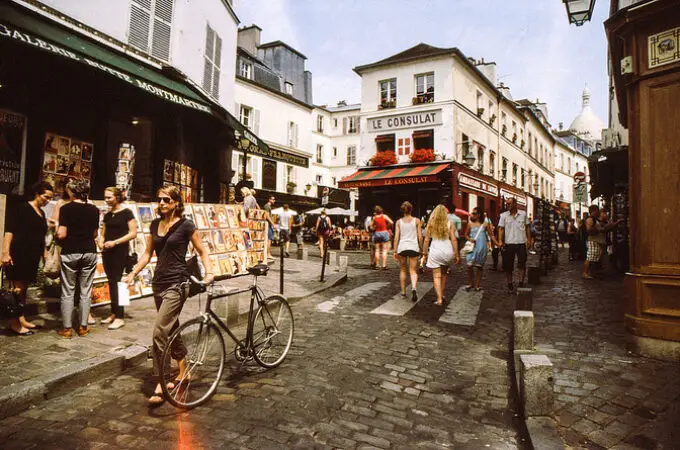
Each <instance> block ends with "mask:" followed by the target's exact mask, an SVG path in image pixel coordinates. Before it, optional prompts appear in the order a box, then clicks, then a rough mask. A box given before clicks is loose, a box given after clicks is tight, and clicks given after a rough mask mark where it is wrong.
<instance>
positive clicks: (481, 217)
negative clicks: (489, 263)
mask: <svg viewBox="0 0 680 450" xmlns="http://www.w3.org/2000/svg"><path fill="white" fill-rule="evenodd" d="M480 227H481V229H480ZM492 228H493V225H492V224H491V222H490V221H488V220H486V219H485V214H484V212H483V211H482V210H481V209H480V208H475V209H473V210H472V213H471V214H470V217H469V219H468V227H467V230H466V232H465V239H466V240H467V241H468V242H473V243H474V244H475V248H474V250H473V251H472V252H470V253H468V254H467V256H466V257H465V260H466V263H467V266H468V285H467V288H466V290H468V291H470V290H472V289H474V290H476V291H481V290H482V288H481V284H482V272H483V270H484V264H485V263H486V256H487V254H488V243H489V240H491V241H492V242H494V243H495V244H497V242H496V238H495V237H494V234H493V229H492Z"/></svg>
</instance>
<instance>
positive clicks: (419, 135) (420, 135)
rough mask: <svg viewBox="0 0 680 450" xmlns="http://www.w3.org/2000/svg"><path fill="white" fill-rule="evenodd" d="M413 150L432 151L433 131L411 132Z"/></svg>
mask: <svg viewBox="0 0 680 450" xmlns="http://www.w3.org/2000/svg"><path fill="white" fill-rule="evenodd" d="M413 149H414V150H422V149H433V150H434V130H418V131H414V132H413Z"/></svg>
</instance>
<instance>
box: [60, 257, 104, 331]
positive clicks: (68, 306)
mask: <svg viewBox="0 0 680 450" xmlns="http://www.w3.org/2000/svg"><path fill="white" fill-rule="evenodd" d="M96 266H97V254H96V253H70V254H67V255H64V254H62V255H61V317H62V320H63V321H64V328H66V329H68V328H73V323H72V322H73V308H74V305H73V297H74V295H75V290H76V283H78V285H79V288H80V289H79V292H80V326H83V327H87V317H88V316H89V315H90V304H91V303H92V283H93V282H94V272H95V268H96Z"/></svg>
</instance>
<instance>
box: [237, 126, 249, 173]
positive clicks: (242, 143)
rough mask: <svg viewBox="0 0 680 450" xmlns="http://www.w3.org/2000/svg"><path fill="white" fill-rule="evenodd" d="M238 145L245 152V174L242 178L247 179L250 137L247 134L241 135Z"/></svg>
mask: <svg viewBox="0 0 680 450" xmlns="http://www.w3.org/2000/svg"><path fill="white" fill-rule="evenodd" d="M237 142H238V145H239V148H240V149H241V151H242V152H243V175H242V178H241V179H242V180H244V181H245V179H246V174H247V173H248V148H250V139H248V138H247V137H245V136H241V137H240V138H239V139H238V140H237Z"/></svg>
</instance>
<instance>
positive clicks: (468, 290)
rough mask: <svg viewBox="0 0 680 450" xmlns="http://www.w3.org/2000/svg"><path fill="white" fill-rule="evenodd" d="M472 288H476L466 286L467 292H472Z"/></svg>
mask: <svg viewBox="0 0 680 450" xmlns="http://www.w3.org/2000/svg"><path fill="white" fill-rule="evenodd" d="M472 289H474V288H473V287H472V286H470V285H468V286H465V292H470V291H471V290H472Z"/></svg>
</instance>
